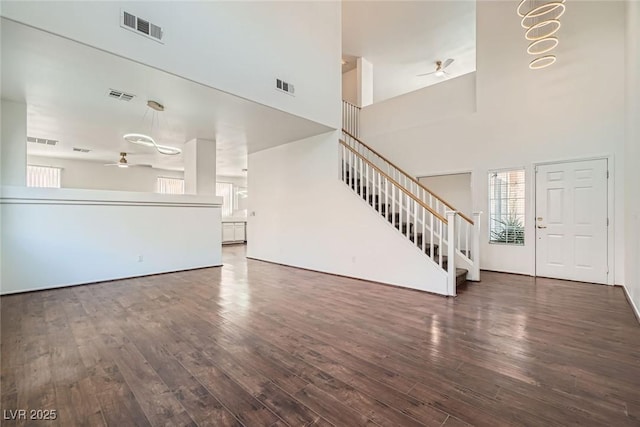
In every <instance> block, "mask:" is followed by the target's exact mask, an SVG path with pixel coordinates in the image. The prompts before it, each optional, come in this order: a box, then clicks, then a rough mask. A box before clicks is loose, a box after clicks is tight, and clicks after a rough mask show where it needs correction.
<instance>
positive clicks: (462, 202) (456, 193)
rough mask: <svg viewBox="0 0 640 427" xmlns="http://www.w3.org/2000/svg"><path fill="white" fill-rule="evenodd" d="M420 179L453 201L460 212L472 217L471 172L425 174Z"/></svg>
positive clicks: (425, 184) (448, 200) (431, 188)
mask: <svg viewBox="0 0 640 427" xmlns="http://www.w3.org/2000/svg"><path fill="white" fill-rule="evenodd" d="M418 181H420V183H421V184H423V185H424V186H425V187H427V188H428V189H429V190H431V191H432V192H433V193H435V194H437V195H438V196H439V197H441V198H443V199H444V200H446V201H447V202H448V203H451V204H452V205H453V207H455V208H456V209H457V210H458V211H459V212H462V213H463V214H465V215H467V216H468V217H469V218H471V217H472V215H473V207H472V203H471V173H452V174H447V175H433V176H423V177H420V178H419V179H418Z"/></svg>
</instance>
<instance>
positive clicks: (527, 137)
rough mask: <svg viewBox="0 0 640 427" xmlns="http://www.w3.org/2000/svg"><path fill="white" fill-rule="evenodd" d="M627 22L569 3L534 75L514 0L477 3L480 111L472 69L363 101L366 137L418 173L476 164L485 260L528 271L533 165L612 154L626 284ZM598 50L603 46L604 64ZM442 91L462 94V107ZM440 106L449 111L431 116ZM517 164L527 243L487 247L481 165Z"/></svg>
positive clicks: (610, 10) (609, 10) (494, 266)
mask: <svg viewBox="0 0 640 427" xmlns="http://www.w3.org/2000/svg"><path fill="white" fill-rule="evenodd" d="M624 20H625V11H624V3H622V2H570V3H569V4H568V6H567V12H566V14H565V16H564V17H563V25H562V30H561V31H560V34H559V38H560V46H559V49H558V50H557V55H558V62H557V63H556V64H554V65H553V66H552V67H549V68H547V69H544V70H539V71H538V72H534V71H532V70H529V69H528V67H527V64H528V61H529V60H530V58H528V55H527V53H526V47H527V43H526V40H525V39H524V37H523V34H522V28H521V27H520V20H519V19H518V17H517V16H515V13H514V6H513V4H512V3H511V2H501V1H495V2H491V1H482V2H478V3H477V72H476V74H475V77H476V83H475V92H476V95H477V113H470V112H469V111H468V110H469V108H470V106H471V103H470V101H469V99H468V98H465V97H464V94H465V93H468V91H469V81H468V80H467V79H469V78H470V76H471V75H469V76H463V77H460V78H457V79H453V80H450V81H448V82H446V83H445V84H443V85H442V90H441V89H440V88H439V86H440V85H436V86H433V87H428V88H425V89H423V90H421V91H419V92H415V93H414V94H409V95H407V96H405V97H398V98H395V99H392V100H389V101H384V102H380V103H377V104H374V105H372V106H370V107H367V108H364V109H363V110H362V113H361V123H362V128H361V135H362V138H363V140H364V141H365V142H366V143H368V144H371V145H372V146H373V147H374V148H375V149H377V150H379V151H380V152H381V153H382V154H386V155H387V156H388V157H389V158H390V159H391V160H392V161H394V162H395V163H397V164H398V165H399V166H400V167H402V168H403V169H405V170H407V171H408V172H409V173H412V174H414V175H415V176H421V175H426V174H438V173H449V172H452V171H460V170H471V171H473V183H472V186H473V209H474V210H475V211H483V212H485V215H484V216H483V218H484V221H483V223H482V226H483V232H482V235H483V236H485V238H483V239H482V246H481V267H482V268H484V269H490V270H498V271H508V272H516V273H523V274H532V273H533V271H534V245H533V243H534V229H533V218H534V212H533V195H532V191H531V190H532V185H531V184H532V182H533V180H534V173H533V164H534V163H535V162H542V161H556V160H568V159H580V158H587V157H593V156H611V157H610V159H611V160H612V162H614V165H612V170H613V172H614V173H613V176H612V179H613V180H614V183H615V193H614V194H613V198H614V200H615V207H614V208H615V213H614V215H613V224H614V226H615V246H614V249H615V254H616V256H615V269H614V272H615V282H616V283H623V282H624V267H623V263H624V255H623V253H624V252H623V250H624V245H623V242H624V221H623V218H624V217H623V197H624V167H623V165H624V159H623V155H624V108H625V106H624V91H625V88H624V78H623V77H624V76H623V70H624V37H625V34H624ZM594 52H606V61H603V60H602V56H601V55H594ZM445 85H448V86H445ZM456 85H460V86H459V87H458V88H455V87H453V86H456ZM445 88H447V90H451V94H452V97H453V99H459V100H460V101H455V102H456V103H457V102H460V105H461V106H462V111H461V112H460V113H459V114H456V113H455V111H454V110H453V108H452V107H455V105H456V104H455V103H454V104H452V103H451V102H450V99H451V97H450V96H449V95H448V94H447V93H445V92H444V89H445ZM420 104H421V105H423V106H424V109H423V110H420V111H416V105H420ZM429 106H431V107H429ZM439 108H442V110H443V111H444V113H443V115H444V116H445V117H441V116H438V115H437V114H435V113H434V114H430V113H431V112H432V111H433V110H437V109H439ZM434 115H435V117H436V118H437V120H434ZM522 166H524V167H526V170H527V180H528V181H527V182H528V183H529V185H528V186H527V200H528V201H529V203H528V209H527V225H526V245H525V246H523V247H513V246H503V245H489V244H488V238H487V237H486V236H487V232H486V229H487V227H486V225H487V221H486V212H487V211H488V196H487V191H488V190H487V186H488V184H487V172H488V170H490V169H499V168H509V167H522Z"/></svg>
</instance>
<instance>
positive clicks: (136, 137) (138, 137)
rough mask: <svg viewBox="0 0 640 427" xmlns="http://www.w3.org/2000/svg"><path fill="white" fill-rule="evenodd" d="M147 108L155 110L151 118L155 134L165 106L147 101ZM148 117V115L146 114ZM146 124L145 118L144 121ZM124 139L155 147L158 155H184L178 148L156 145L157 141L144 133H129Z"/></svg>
mask: <svg viewBox="0 0 640 427" xmlns="http://www.w3.org/2000/svg"><path fill="white" fill-rule="evenodd" d="M147 107H149V108H150V109H152V110H153V112H152V113H153V115H152V117H151V133H153V124H154V122H155V121H156V118H157V117H156V115H157V114H158V113H161V112H163V111H164V105H162V104H160V103H159V102H158V101H154V100H149V101H147ZM145 117H146V113H145ZM142 121H143V122H144V117H143V119H142ZM122 138H123V139H124V140H125V141H127V142H130V143H132V144H138V145H144V146H146V147H154V148H155V149H156V150H157V151H158V153H160V154H166V155H168V156H175V155H176V154H180V153H182V150H181V149H179V148H177V147H171V146H169V145H161V144H158V143H156V141H155V139H153V137H152V136H150V135H145V134H143V133H127V134H125V135H123V136H122Z"/></svg>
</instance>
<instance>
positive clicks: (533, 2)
mask: <svg viewBox="0 0 640 427" xmlns="http://www.w3.org/2000/svg"><path fill="white" fill-rule="evenodd" d="M564 2H565V0H554V1H551V0H522V1H521V2H520V4H518V8H517V9H516V12H517V13H518V16H519V17H520V18H522V20H521V21H520V25H521V26H522V28H524V29H525V30H526V31H525V33H524V37H525V39H527V40H529V41H530V42H531V43H529V46H528V47H527V53H528V54H529V55H533V56H536V58H534V59H533V60H532V61H531V62H529V68H531V69H532V70H539V69H541V68H546V67H548V66H549V65H551V64H553V63H555V62H556V56H555V55H553V54H550V53H549V52H551V51H552V50H553V49H555V48H556V47H557V46H558V43H559V41H558V38H557V37H556V33H557V32H558V30H559V29H560V27H561V25H562V24H561V23H560V17H561V16H562V15H564V12H565V10H566V6H565V4H564Z"/></svg>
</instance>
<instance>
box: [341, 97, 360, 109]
mask: <svg viewBox="0 0 640 427" xmlns="http://www.w3.org/2000/svg"><path fill="white" fill-rule="evenodd" d="M342 102H343V103H345V104H349V105H350V106H352V107H355V108H357V109H358V110H362V107H358V106H357V105H356V104H352V103H350V102H349V101H345V100H344V99H343V100H342Z"/></svg>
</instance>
